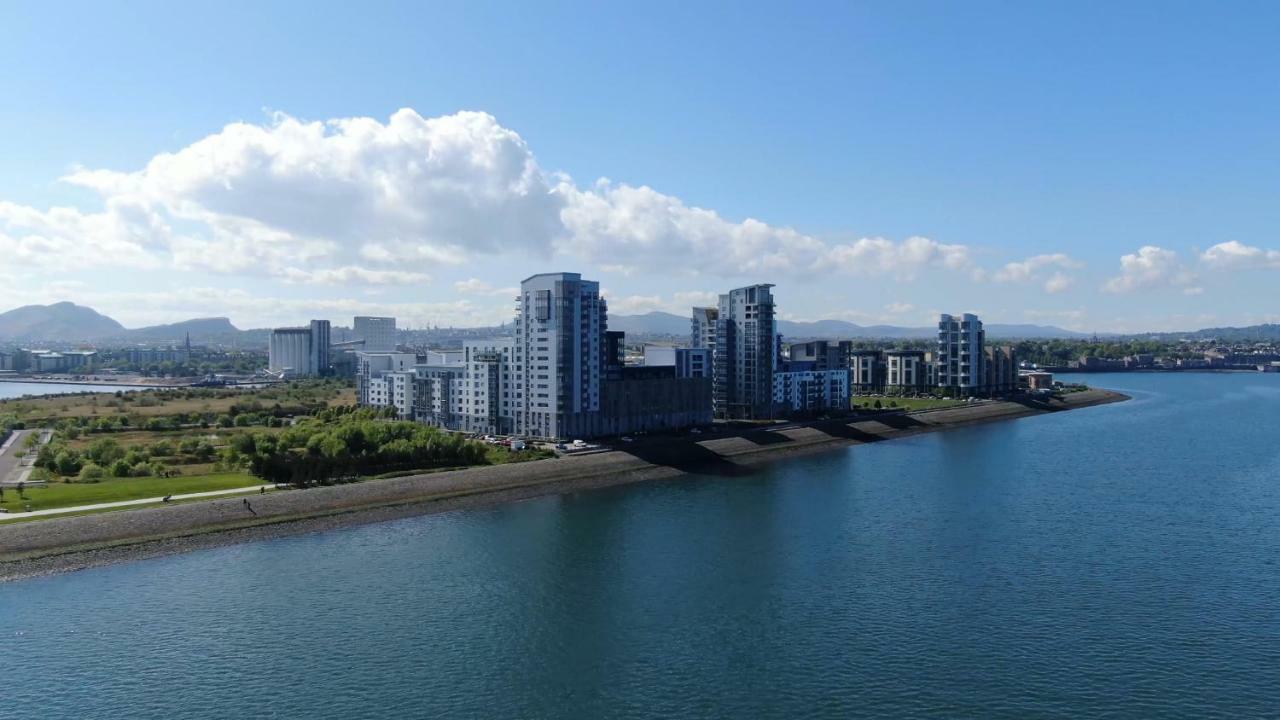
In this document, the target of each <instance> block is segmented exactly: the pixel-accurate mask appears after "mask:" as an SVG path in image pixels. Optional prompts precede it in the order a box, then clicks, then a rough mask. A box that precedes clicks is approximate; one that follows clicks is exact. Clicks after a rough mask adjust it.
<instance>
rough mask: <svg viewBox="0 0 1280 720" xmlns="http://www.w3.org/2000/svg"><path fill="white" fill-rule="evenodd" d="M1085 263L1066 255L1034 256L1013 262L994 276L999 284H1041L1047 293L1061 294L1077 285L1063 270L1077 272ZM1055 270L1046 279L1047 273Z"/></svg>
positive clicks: (992, 277) (993, 278)
mask: <svg viewBox="0 0 1280 720" xmlns="http://www.w3.org/2000/svg"><path fill="white" fill-rule="evenodd" d="M1081 267H1083V263H1081V262H1079V261H1077V260H1074V259H1072V258H1071V256H1069V255H1067V254H1065V253H1052V254H1045V255H1034V256H1032V257H1029V258H1027V259H1026V260H1022V261H1020V262H1011V263H1008V264H1006V265H1005V266H1004V267H1002V268H1000V269H999V270H997V271H996V272H995V273H994V274H992V276H991V279H992V280H993V281H995V282H999V283H1041V284H1042V285H1043V287H1044V291H1045V292H1047V293H1060V292H1062V291H1064V290H1067V289H1068V288H1070V287H1071V286H1072V285H1073V284H1074V283H1075V278H1074V277H1072V276H1071V275H1068V274H1067V273H1065V272H1063V270H1076V269H1079V268H1081ZM1050 270H1055V272H1052V273H1051V274H1049V275H1048V277H1045V273H1046V272H1047V271H1050Z"/></svg>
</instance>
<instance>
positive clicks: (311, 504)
mask: <svg viewBox="0 0 1280 720" xmlns="http://www.w3.org/2000/svg"><path fill="white" fill-rule="evenodd" d="M1127 399H1128V398H1127V396H1125V395H1121V394H1119V393H1113V392H1109V391H1106V390H1089V391H1085V392H1079V393H1073V394H1070V395H1068V396H1066V399H1065V401H1052V402H1048V403H1046V402H1040V401H1033V400H1027V401H1023V402H992V403H982V404H978V405H973V406H961V407H955V408H946V409H942V410H932V411H928V412H919V413H910V414H905V413H897V414H888V413H886V414H881V415H877V416H875V417H872V418H865V419H859V420H831V421H818V422H809V423H803V424H795V425H786V426H774V427H768V428H760V429H746V430H743V429H737V430H734V431H733V432H731V433H721V434H718V435H716V436H712V437H710V438H707V439H697V438H696V437H694V436H690V437H688V438H678V439H673V438H651V439H648V441H642V442H637V443H634V444H629V445H627V446H624V447H622V448H619V449H615V450H612V451H609V452H602V453H596V454H590V455H583V456H570V457H565V458H559V459H555V460H542V461H536V462H527V463H514V464H510V465H497V466H485V467H476V468H468V469H464V470H453V471H448V472H439V473H431V474H424V475H414V476H409V477H402V478H393V479H387V480H376V481H368V482H363V483H355V484H351V485H338V486H332V487H322V488H312V489H307V490H295V491H284V492H278V493H271V494H268V495H259V496H252V497H250V502H251V503H252V506H253V511H254V513H256V514H251V513H250V512H249V511H248V510H247V509H246V508H245V506H244V503H243V500H242V499H241V498H239V497H236V498H233V499H227V500H213V501H209V502H199V503H190V504H183V505H175V506H166V507H151V508H145V509H138V510H127V511H118V512H110V513H102V514H97V515H83V516H78V517H68V518H59V519H50V520H42V521H36V522H26V523H17V524H13V525H7V526H0V580H4V579H16V578H21V577H30V576H34V575H41V574H47V573H53V572H65V571H69V570H77V569H81V568H85V567H93V566H97V565H104V564H108V563H112V562H120V561H125V560H134V559H140V558H145V557H152V556H156V555H162V554H168V553H173V552H182V551H186V550H192V549H197V548H202V547H211V546H215V545H222V544H226V543H232V542H243V541H247V540H255V539H264V538H272V537H282V536H286V535H293V534H299V533H305V532H316V531H321V530H328V529H333V528H336V527H341V526H345V525H350V524H356V523H366V522H378V521H382V520H390V519H395V518H400V517H407V516H411V515H421V514H426V513H433V512H444V511H449V510H457V509H462V508H468V507H480V506H486V505H494V504H498V503H504V502H513V501H517V500H523V499H527V498H532V497H538V496H543V495H553V494H562V493H569V492H577V491H580V490H590V489H593V488H601V487H608V486H611V485H622V484H626V483H633V482H640V481H644V480H654V479H659V478H667V477H674V476H677V475H681V474H684V473H708V474H723V475H734V474H740V473H741V474H745V473H749V472H750V471H751V470H750V467H751V466H752V465H754V464H757V463H761V462H768V461H772V460H775V459H779V458H783V457H786V456H788V455H792V454H796V453H808V452H816V451H821V450H827V449H831V448H833V447H838V446H845V445H852V444H860V443H868V442H877V441H882V440H888V439H892V438H896V437H903V436H907V435H914V434H919V433H924V432H936V431H939V430H945V429H949V428H954V427H961V426H965V425H972V424H976V423H985V422H994V421H999V420H1009V419H1014V418H1019V417H1026V416H1030V415H1038V414H1045V413H1052V412H1059V411H1063V410H1070V409H1073V408H1081V407H1088V406H1092V405H1101V404H1106V403H1112V402H1118V401H1122V400H1127Z"/></svg>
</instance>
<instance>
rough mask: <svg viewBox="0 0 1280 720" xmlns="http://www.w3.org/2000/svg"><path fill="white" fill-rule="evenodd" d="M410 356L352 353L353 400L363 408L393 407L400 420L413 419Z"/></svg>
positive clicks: (412, 356)
mask: <svg viewBox="0 0 1280 720" xmlns="http://www.w3.org/2000/svg"><path fill="white" fill-rule="evenodd" d="M416 360H417V357H416V356H415V355H413V354H412V353H370V352H359V353H356V400H357V402H358V403H359V404H360V405H362V406H365V407H380V408H385V407H393V408H395V409H396V415H397V416H398V417H400V418H402V419H406V420H408V419H412V418H413V417H414V406H415V403H414V393H415V391H416V387H415V385H414V380H415V377H416V374H415V372H414V363H415V361H416Z"/></svg>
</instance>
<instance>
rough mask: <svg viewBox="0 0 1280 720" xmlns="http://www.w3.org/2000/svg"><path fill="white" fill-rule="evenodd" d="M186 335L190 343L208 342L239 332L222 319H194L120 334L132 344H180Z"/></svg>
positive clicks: (226, 320)
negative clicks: (188, 336) (189, 338)
mask: <svg viewBox="0 0 1280 720" xmlns="http://www.w3.org/2000/svg"><path fill="white" fill-rule="evenodd" d="M187 333H190V334H191V342H208V341H210V340H213V339H216V338H224V337H233V336H236V335H239V334H240V333H241V330H240V328H237V327H236V326H235V325H232V324H231V320H229V319H227V318H224V317H219V318H196V319H194V320H184V321H183V322H177V323H171V324H169V325H152V326H150V327H143V328H137V329H135V330H127V331H125V332H124V333H122V334H121V339H128V340H131V341H133V342H157V343H180V342H182V341H183V340H185V339H186V337H187Z"/></svg>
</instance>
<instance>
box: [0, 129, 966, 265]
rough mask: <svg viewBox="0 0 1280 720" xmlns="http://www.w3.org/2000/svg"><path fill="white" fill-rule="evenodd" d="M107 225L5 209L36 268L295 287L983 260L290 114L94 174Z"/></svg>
mask: <svg viewBox="0 0 1280 720" xmlns="http://www.w3.org/2000/svg"><path fill="white" fill-rule="evenodd" d="M64 180H65V181H66V182H68V183H71V184H74V185H77V186H80V187H84V188H88V189H91V190H93V191H94V192H96V193H97V194H98V195H99V196H100V197H101V200H102V207H101V209H99V210H94V211H88V210H82V209H78V208H53V209H50V210H38V209H35V208H31V207H25V206H20V205H16V204H13V203H0V252H4V253H5V254H6V255H7V256H8V257H14V258H18V259H20V260H23V261H27V262H31V263H50V264H57V265H59V266H65V265H66V264H67V263H78V264H80V265H83V266H85V267H88V266H94V265H118V266H124V267H152V268H156V267H159V268H167V267H173V268H178V269H186V270H199V271H215V272H222V273H236V274H245V275H250V274H258V275H265V276H276V277H284V278H286V279H290V280H293V281H295V282H331V283H342V282H350V283H363V284H411V283H416V282H425V281H426V276H427V275H428V274H430V273H431V271H432V269H433V268H435V267H437V266H439V265H462V264H465V263H468V262H470V261H471V260H472V259H474V258H476V257H483V258H484V259H485V261H486V262H487V261H490V260H491V258H492V257H494V256H496V255H512V254H513V255H519V256H525V257H527V256H535V257H540V258H547V257H551V256H555V255H559V256H563V257H565V258H566V259H573V260H578V261H587V262H592V263H594V264H597V265H600V266H607V267H608V268H610V269H611V270H612V271H615V272H620V273H625V274H629V273H633V272H682V273H686V274H700V273H710V274H716V275H722V276H738V277H740V276H754V277H761V276H770V275H776V274H786V273H794V274H797V275H801V274H805V273H815V272H844V273H851V274H885V273H888V274H892V275H893V276H895V277H898V278H903V279H909V278H912V277H915V276H916V275H917V274H918V273H920V272H921V271H922V270H924V269H926V268H938V269H943V270H952V271H975V269H974V265H973V261H972V259H971V253H970V250H969V248H968V247H966V246H964V245H956V244H944V243H940V242H937V241H935V240H932V239H929V238H924V237H910V238H907V239H905V240H901V241H894V240H889V239H886V238H879V237H870V238H861V239H857V240H852V241H825V240H821V239H819V238H816V237H814V236H811V235H807V234H804V233H802V232H799V231H797V230H794V229H792V228H788V227H780V226H776V225H770V224H769V223H766V222H764V221H761V220H758V219H755V218H747V219H744V220H741V221H735V220H730V219H727V218H724V217H721V216H720V215H719V214H718V213H716V212H715V211H714V210H710V209H705V208H700V207H696V206H692V205H689V204H686V203H685V202H684V201H683V200H681V199H680V198H678V197H675V196H672V195H667V194H664V193H661V192H658V191H657V190H654V189H652V188H650V187H647V186H639V187H637V186H632V185H627V184H618V183H613V182H610V181H608V180H601V181H599V182H597V183H595V184H594V185H591V186H588V187H580V186H578V185H577V184H575V183H574V182H573V181H572V179H570V178H568V177H566V176H563V175H559V174H553V173H548V172H545V171H544V170H543V169H542V168H540V167H539V165H538V162H537V160H536V159H535V157H534V154H533V151H532V150H531V149H530V148H529V146H528V145H527V144H526V143H525V141H524V139H523V138H521V137H520V135H519V134H517V133H516V132H515V131H513V130H511V129H508V128H506V127H503V126H502V125H501V124H500V123H499V122H498V121H497V120H496V119H495V118H494V117H493V116H491V115H489V114H487V113H483V112H459V113H456V114H453V115H446V116H441V117H434V118H424V117H422V116H421V115H419V114H418V113H416V112H414V111H413V110H410V109H404V110H400V111H397V112H395V113H394V114H392V115H391V116H390V117H389V118H388V119H387V120H386V121H385V122H383V121H379V120H376V119H373V118H361V117H357V118H340V119H335V120H328V121H323V122H308V121H304V120H300V119H297V118H293V117H290V116H288V115H284V114H276V115H273V116H272V117H271V118H270V119H269V120H268V121H266V122H264V123H261V124H254V123H243V122H239V123H232V124H230V125H227V126H226V127H224V128H222V129H221V130H220V131H218V132H216V133H213V134H212V135H209V136H208V137H205V138H203V139H201V140H198V141H196V142H194V143H192V144H190V145H187V146H185V147H182V148H180V149H178V150H176V151H174V152H167V153H162V154H159V155H157V156H155V157H154V158H152V159H151V160H150V161H149V162H148V163H147V164H146V166H145V167H143V168H141V169H139V170H135V171H131V172H120V171H115V170H109V169H88V168H81V169H77V170H75V171H73V172H72V173H70V174H69V175H67V176H66V177H65V178H64Z"/></svg>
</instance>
